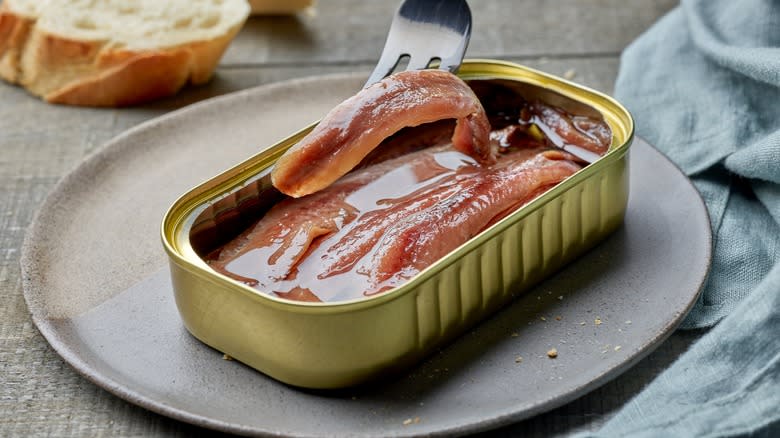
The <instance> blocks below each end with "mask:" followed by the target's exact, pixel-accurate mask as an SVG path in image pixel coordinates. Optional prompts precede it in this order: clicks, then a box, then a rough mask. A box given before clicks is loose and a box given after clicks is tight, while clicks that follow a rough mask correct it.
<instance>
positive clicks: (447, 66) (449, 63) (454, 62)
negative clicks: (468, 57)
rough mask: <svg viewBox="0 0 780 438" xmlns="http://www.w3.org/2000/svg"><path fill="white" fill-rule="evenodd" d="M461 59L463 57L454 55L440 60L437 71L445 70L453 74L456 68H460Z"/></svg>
mask: <svg viewBox="0 0 780 438" xmlns="http://www.w3.org/2000/svg"><path fill="white" fill-rule="evenodd" d="M462 59H463V55H462V54H460V55H456V56H451V57H449V58H447V59H442V60H441V62H440V63H439V67H438V68H439V70H447V71H448V72H450V73H455V72H457V71H458V68H460V64H461V62H462V61H461V60H462Z"/></svg>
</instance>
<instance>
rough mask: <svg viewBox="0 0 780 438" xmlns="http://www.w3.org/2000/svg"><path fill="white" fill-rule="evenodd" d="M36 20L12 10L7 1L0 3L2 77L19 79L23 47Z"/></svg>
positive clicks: (0, 64)
mask: <svg viewBox="0 0 780 438" xmlns="http://www.w3.org/2000/svg"><path fill="white" fill-rule="evenodd" d="M33 23H34V20H31V19H29V18H26V17H22V16H20V15H17V14H15V13H13V12H11V11H10V10H9V8H8V5H7V2H3V3H0V78H3V79H5V80H6V81H9V82H11V83H16V82H17V81H18V80H19V59H20V57H21V49H22V47H24V43H25V42H26V41H27V36H28V34H29V33H30V29H31V28H32V25H33Z"/></svg>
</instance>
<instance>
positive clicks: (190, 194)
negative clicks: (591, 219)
mask: <svg viewBox="0 0 780 438" xmlns="http://www.w3.org/2000/svg"><path fill="white" fill-rule="evenodd" d="M458 76H459V77H461V78H462V79H466V80H468V79H508V80H515V81H517V80H520V81H521V82H524V83H529V84H531V85H535V86H539V87H542V88H544V89H547V90H549V91H553V92H556V93H559V94H561V95H563V96H565V97H568V98H570V99H573V100H577V101H582V100H583V97H588V99H586V101H585V102H584V103H586V104H587V105H589V106H591V107H592V108H594V109H595V110H597V111H598V112H599V113H601V114H602V116H603V117H604V119H605V120H606V121H607V123H608V124H609V125H610V128H611V129H612V132H613V144H612V145H611V146H610V149H609V151H608V152H607V153H606V154H605V155H604V156H602V157H601V158H600V159H598V160H597V161H596V162H594V163H592V164H590V165H588V166H586V167H584V168H583V169H581V170H579V171H578V172H576V173H575V174H574V175H572V176H570V177H568V178H567V179H566V180H564V181H563V182H561V183H560V184H558V185H556V186H555V187H553V188H551V189H550V190H547V191H546V192H544V193H543V194H542V195H540V196H538V197H536V198H535V199H533V200H532V201H531V202H529V203H527V204H525V205H523V206H522V207H520V208H518V209H517V210H516V211H515V212H513V213H512V214H510V215H508V216H506V217H504V218H502V219H501V220H499V221H498V222H496V223H495V224H493V225H491V226H490V227H488V228H487V229H485V230H483V231H482V232H480V233H479V234H477V235H476V236H474V237H472V238H471V239H469V240H468V241H466V242H464V243H463V244H461V245H460V246H458V247H457V248H456V249H454V250H453V251H451V252H450V253H448V254H447V255H446V256H445V257H442V258H441V259H439V260H437V261H435V262H434V263H432V264H431V265H430V266H428V267H427V268H425V269H423V270H421V271H420V272H419V273H417V275H415V276H413V277H412V278H410V279H409V280H407V281H406V282H405V283H404V284H402V285H401V286H398V287H395V288H393V289H391V290H389V291H387V292H383V293H380V294H377V295H374V296H371V297H361V298H355V299H352V300H344V301H337V302H303V301H295V300H289V299H286V298H281V297H277V296H273V295H271V294H268V293H265V292H263V291H259V290H257V289H254V288H252V287H249V286H247V285H245V284H243V283H241V282H238V281H236V280H234V279H232V278H230V277H228V276H225V275H223V274H220V273H218V272H215V271H212V270H211V269H210V268H209V267H208V265H207V264H206V263H205V262H204V261H203V260H202V259H201V258H200V257H199V256H197V254H195V251H194V250H193V249H192V247H191V246H190V245H189V239H184V240H185V242H180V241H179V239H177V235H178V234H181V233H182V232H183V231H186V230H185V228H186V229H188V228H187V226H186V223H187V222H188V219H189V221H190V222H191V221H192V219H193V216H195V212H196V210H198V208H202V207H204V206H205V204H204V201H206V200H209V199H213V198H214V197H215V196H217V195H219V194H225V193H227V192H229V191H231V190H233V189H235V188H237V187H240V186H242V185H243V184H245V183H246V182H247V180H249V179H250V178H252V177H255V176H257V175H258V174H260V173H261V172H262V171H263V170H264V169H266V168H268V167H270V164H269V162H274V161H276V159H277V158H278V157H279V156H280V155H281V154H282V153H283V152H284V150H286V148H283V147H282V145H283V144H287V143H289V144H290V145H291V144H294V143H296V142H297V141H299V140H300V139H301V138H303V136H305V135H306V134H307V133H308V132H309V131H310V130H311V129H312V128H313V127H314V126H316V124H317V122H315V123H313V124H311V125H310V126H307V127H305V128H303V129H301V130H300V131H298V132H296V133H294V134H292V135H291V136H289V137H287V138H285V139H284V140H282V141H280V142H277V143H275V144H273V145H271V146H269V147H267V148H266V149H264V150H262V151H260V152H258V153H257V154H255V155H254V156H251V157H249V158H248V159H246V160H245V161H243V162H241V163H239V164H237V165H236V166H234V167H232V168H230V169H228V170H226V171H224V172H222V173H221V174H219V175H217V176H216V177H214V178H212V179H210V180H208V181H206V182H204V183H202V184H199V185H198V186H196V187H194V188H192V189H190V190H188V191H187V192H186V193H184V194H183V195H181V196H180V197H179V198H178V199H177V200H176V201H175V202H174V203H173V204H172V205H171V207H170V208H169V209H168V211H167V212H166V214H165V216H164V218H163V221H162V223H161V226H160V235H161V240H162V243H163V247H164V249H165V251H166V253H167V254H168V256H169V257H170V262H171V263H175V264H176V265H177V266H178V267H179V268H181V269H184V270H186V271H189V272H190V273H192V274H194V275H196V276H197V277H199V278H200V279H201V280H206V281H208V282H212V283H216V284H221V285H223V286H227V287H229V288H231V289H233V290H235V291H236V292H240V293H243V294H246V295H248V296H250V297H251V298H252V299H256V300H262V301H264V302H265V303H266V304H267V305H270V306H272V307H275V308H278V309H280V310H285V311H289V312H296V313H316V314H322V313H341V312H351V311H355V310H359V309H364V308H371V307H374V306H379V305H382V304H384V303H386V302H389V301H393V300H396V299H400V298H402V297H403V296H405V295H407V294H408V293H410V292H411V291H412V290H414V289H416V288H417V287H418V286H419V285H420V284H422V283H423V282H425V281H427V280H428V279H430V278H431V277H432V276H434V275H436V274H437V273H438V272H439V271H441V270H443V269H444V268H446V267H447V266H449V265H451V264H452V263H454V262H455V260H457V259H459V258H461V257H464V256H465V255H466V254H468V253H470V252H472V251H474V250H476V249H477V248H478V247H479V246H481V244H482V242H484V241H485V240H489V239H491V238H493V237H495V236H497V235H499V234H501V233H502V232H503V231H504V230H505V229H507V228H508V227H510V226H511V225H512V224H514V223H516V222H517V221H520V220H522V219H523V218H525V217H526V216H528V215H530V214H531V213H533V212H534V211H536V210H538V209H539V208H541V207H542V206H543V205H545V204H546V203H547V202H549V200H550V199H553V198H556V197H558V196H560V195H562V194H563V193H564V192H566V191H568V190H570V189H571V188H572V187H573V186H575V185H577V184H578V183H579V182H581V181H583V180H585V179H587V178H588V177H590V176H591V175H593V174H594V173H597V172H599V171H600V169H601V168H603V167H606V166H608V165H609V164H610V163H612V162H614V161H617V160H619V159H621V158H622V157H623V156H624V155H625V154H626V153H627V152H628V149H629V147H630V145H631V143H632V141H633V137H634V120H633V117H632V116H631V114H630V112H629V111H628V110H627V109H626V108H625V107H624V106H623V105H621V104H620V103H619V102H618V101H617V100H615V99H613V98H612V97H610V96H608V95H606V94H604V93H601V92H599V91H596V90H593V89H591V88H588V87H585V86H583V85H579V84H576V83H573V82H571V81H568V80H566V79H563V78H560V77H557V76H554V75H551V74H548V73H544V72H541V71H538V70H535V69H532V68H529V67H525V66H522V65H520V64H516V63H512V62H509V61H502V60H493V59H467V60H465V61H464V62H463V64H462V65H461V69H460V71H459V72H458ZM616 132H617V133H618V135H616ZM616 138H620V139H621V140H622V141H618V142H616V141H615V139H616ZM242 175H244V176H243V177H242ZM190 226H191V224H190ZM193 259H194V260H193Z"/></svg>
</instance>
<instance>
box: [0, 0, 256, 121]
mask: <svg viewBox="0 0 780 438" xmlns="http://www.w3.org/2000/svg"><path fill="white" fill-rule="evenodd" d="M248 15H249V5H248V4H247V2H246V0H166V1H159V0H4V1H3V2H2V3H0V77H2V78H3V79H5V80H7V81H9V82H12V83H16V84H21V85H22V86H24V87H25V88H26V89H27V90H29V91H30V92H31V93H33V94H35V95H37V96H41V97H42V98H43V99H45V100H46V101H48V102H52V103H62V104H71V105H86V106H123V105H131V104H137V103H141V102H146V101H149V100H152V99H156V98H159V97H163V96H168V95H172V94H174V93H176V92H177V91H178V90H179V89H181V88H182V87H183V86H184V85H185V84H187V83H192V84H201V83H204V82H206V81H208V80H209V78H210V77H211V75H212V73H213V71H214V69H215V68H216V66H217V63H218V62H219V59H220V57H221V56H222V53H223V52H224V51H225V49H226V48H227V46H228V44H230V41H231V40H232V39H233V37H234V36H235V35H236V33H238V31H239V29H240V28H241V26H242V25H243V23H244V21H245V20H246V18H247V16H248Z"/></svg>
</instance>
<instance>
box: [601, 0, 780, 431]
mask: <svg viewBox="0 0 780 438" xmlns="http://www.w3.org/2000/svg"><path fill="white" fill-rule="evenodd" d="M615 94H616V97H617V98H618V99H619V100H620V101H621V102H623V103H624V104H625V105H626V106H627V107H628V108H629V110H630V111H631V112H632V113H633V115H634V117H635V119H636V123H637V133H638V135H640V136H642V137H644V138H646V139H647V140H649V141H650V143H652V144H654V145H655V146H656V147H657V148H658V149H660V150H661V151H662V152H663V153H665V154H666V155H667V156H669V157H670V158H671V159H672V160H673V161H674V162H675V163H677V164H678V165H679V166H680V167H681V169H682V170H683V171H684V172H685V173H686V174H687V175H689V176H690V177H691V179H692V180H693V182H694V184H695V185H696V187H697V188H698V189H699V191H700V192H701V194H702V197H703V198H704V200H705V203H706V204H707V208H708V210H709V213H710V219H711V222H712V229H713V236H714V237H715V239H714V241H715V247H714V253H713V263H712V270H711V273H710V276H709V279H708V281H707V284H706V285H705V288H704V291H703V293H702V295H701V298H700V299H699V301H698V302H697V303H696V305H695V307H694V308H693V310H692V311H691V313H690V314H689V315H688V317H687V318H686V320H685V321H684V323H683V326H682V327H683V328H706V327H711V326H713V325H715V324H717V325H716V326H715V327H714V328H712V329H710V331H709V332H708V333H706V334H705V335H704V336H703V337H702V338H701V339H700V340H699V341H697V343H696V344H694V345H693V346H692V347H691V348H690V349H689V350H688V351H687V352H686V353H685V354H683V355H682V356H681V357H680V358H679V359H678V360H677V361H676V362H675V363H674V364H672V366H670V367H669V369H667V370H666V371H664V372H663V373H662V374H661V375H660V376H658V377H657V378H656V379H655V380H654V381H653V382H651V383H650V384H649V385H648V386H647V387H646V388H645V389H644V390H643V391H642V392H641V393H640V394H639V395H638V396H636V397H635V398H634V399H633V400H631V401H630V402H629V403H627V404H626V405H625V406H624V407H623V408H622V409H621V410H620V411H619V412H618V413H617V414H616V415H615V416H614V417H613V418H612V419H611V420H610V421H609V422H607V423H606V424H605V425H604V426H603V427H602V429H601V430H600V431H598V432H596V433H594V434H592V435H589V436H681V437H682V436H685V437H687V436H718V437H720V436H740V435H747V434H750V435H753V436H755V435H756V434H757V435H762V436H772V435H773V434H774V436H780V313H779V312H780V260H779V259H780V0H744V1H734V0H683V1H682V2H681V5H680V6H679V7H677V8H676V9H674V10H673V11H671V12H670V13H669V14H667V15H666V16H665V17H663V18H662V19H661V20H660V21H659V22H658V23H656V24H655V25H654V26H653V27H652V28H651V29H650V30H648V31H647V32H646V33H645V34H644V35H642V36H641V37H640V38H639V39H637V40H636V41H635V42H634V43H633V44H632V45H631V46H629V47H628V48H627V49H626V51H625V52H624V53H623V56H622V59H621V67H620V74H619V76H618V80H617V84H616V87H615ZM681 245H684V242H681ZM629 372H630V371H629Z"/></svg>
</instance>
